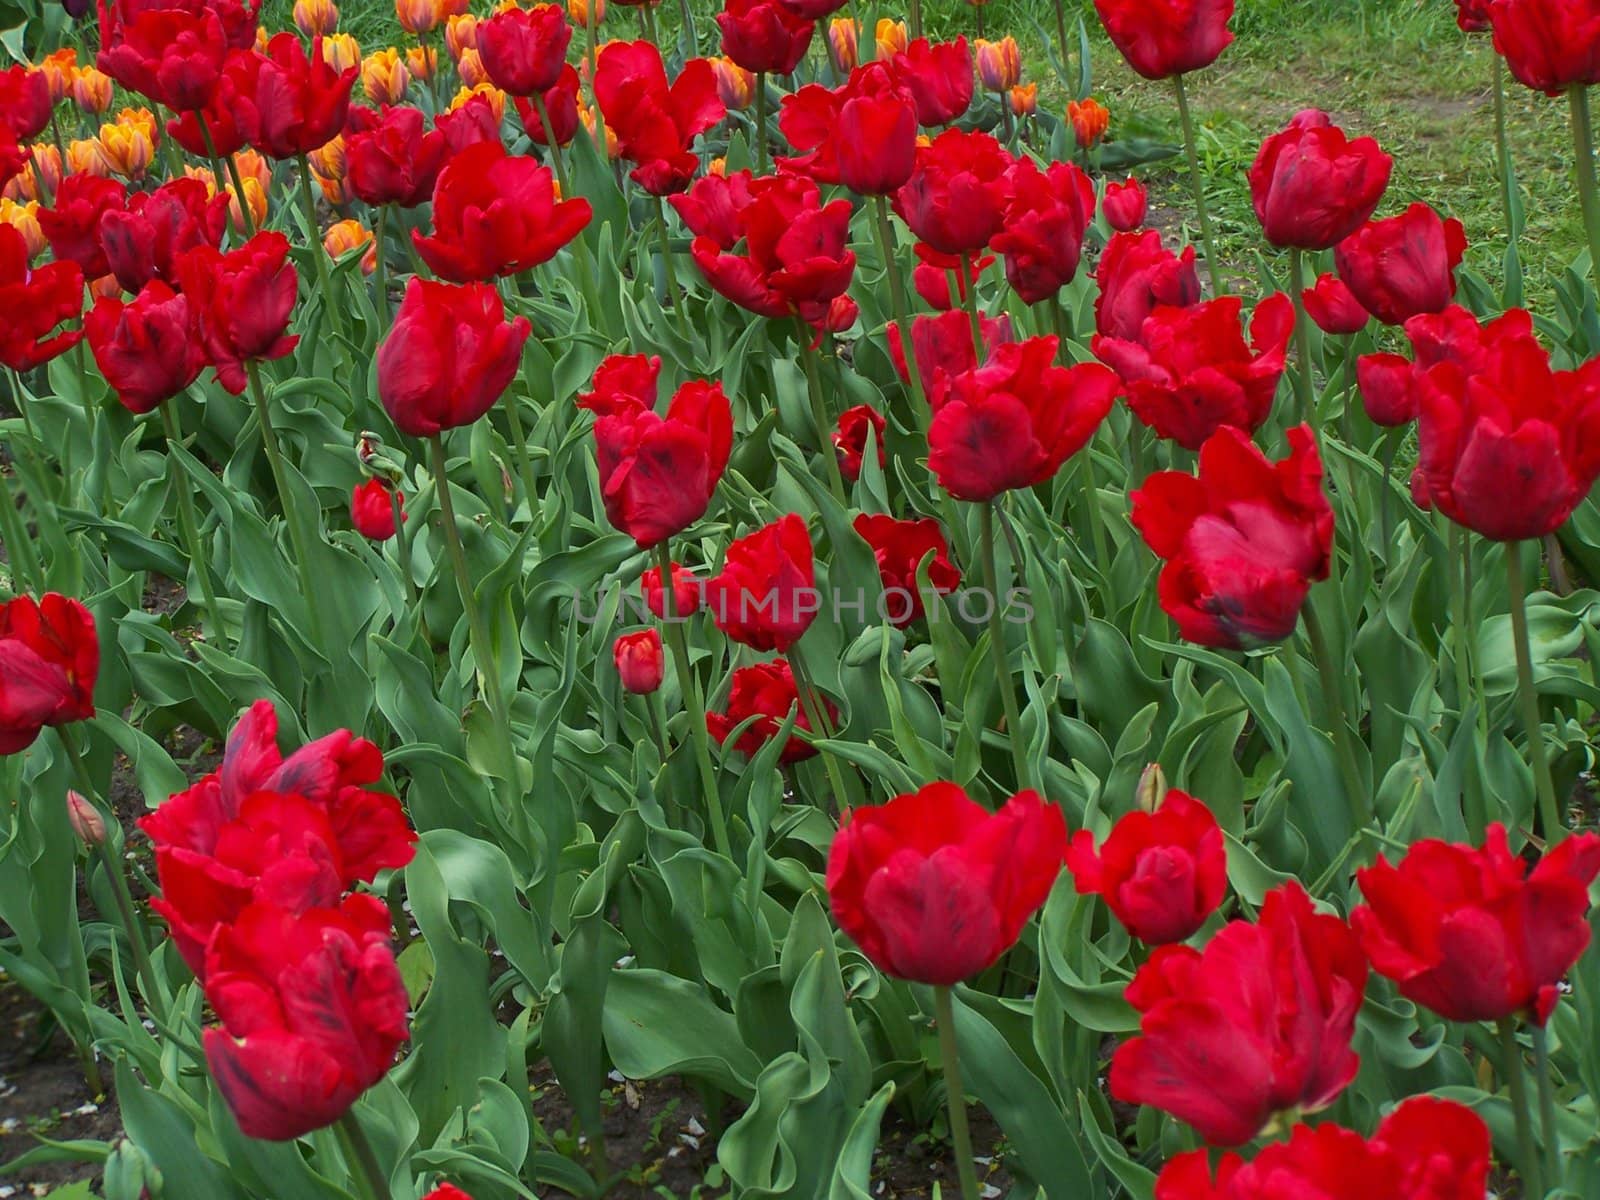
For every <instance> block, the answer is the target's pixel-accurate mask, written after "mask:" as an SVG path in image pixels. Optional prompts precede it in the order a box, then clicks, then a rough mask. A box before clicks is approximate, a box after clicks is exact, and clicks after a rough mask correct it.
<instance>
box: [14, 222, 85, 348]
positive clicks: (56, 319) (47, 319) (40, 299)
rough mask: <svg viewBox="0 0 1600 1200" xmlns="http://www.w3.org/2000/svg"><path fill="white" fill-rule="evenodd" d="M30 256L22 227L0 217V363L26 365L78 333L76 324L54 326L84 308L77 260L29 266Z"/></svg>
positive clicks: (65, 344) (67, 343) (69, 344)
mask: <svg viewBox="0 0 1600 1200" xmlns="http://www.w3.org/2000/svg"><path fill="white" fill-rule="evenodd" d="M29 257H30V256H29V254H28V240H27V238H25V237H24V236H23V235H22V231H21V230H20V229H18V228H17V227H16V226H14V225H10V224H7V223H6V222H4V221H0V363H3V364H4V365H6V366H8V367H10V368H11V369H12V370H13V371H31V370H32V369H33V368H34V367H37V366H38V365H39V364H40V363H46V362H49V361H50V360H51V359H52V358H54V357H55V356H56V355H58V354H60V353H61V352H62V351H63V350H66V349H68V348H69V347H72V346H76V345H77V344H78V341H79V340H80V339H81V338H82V337H83V334H82V333H81V332H80V331H78V330H72V331H70V332H64V333H58V332H56V330H57V329H58V327H59V326H60V325H61V323H62V322H63V321H70V320H72V319H73V318H75V317H76V316H77V315H78V314H79V313H80V312H82V311H83V272H82V271H81V270H80V269H79V267H78V264H77V263H75V262H53V263H46V264H45V265H44V266H42V267H30V266H29V265H28V259H29Z"/></svg>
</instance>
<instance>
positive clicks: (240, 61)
mask: <svg viewBox="0 0 1600 1200" xmlns="http://www.w3.org/2000/svg"><path fill="white" fill-rule="evenodd" d="M260 74H261V56H260V55H259V54H257V53H256V52H255V51H254V50H230V51H229V52H228V56H227V58H226V59H225V60H224V61H223V66H222V76H221V78H220V79H218V81H217V86H216V87H215V88H214V89H212V93H211V99H210V100H209V101H208V102H207V103H206V104H205V105H204V106H203V107H201V108H199V109H194V110H190V111H185V112H180V113H179V114H178V115H177V116H176V117H174V118H173V119H172V120H170V121H168V122H167V136H168V137H170V138H171V139H172V140H173V141H175V142H177V143H178V145H180V146H182V147H183V148H184V149H185V150H187V151H188V152H189V153H190V154H193V155H194V156H195V157H197V158H208V157H210V154H211V146H215V147H216V151H217V154H218V155H219V156H227V155H230V154H237V153H238V152H239V151H240V150H242V149H244V148H245V147H246V146H248V145H249V144H250V143H251V142H252V141H253V140H254V139H255V130H256V127H257V121H256V109H255V104H254V102H253V100H252V99H250V98H252V97H254V96H255V94H256V81H257V79H258V77H259V76H260ZM202 124H203V125H204V129H202V128H201V126H202ZM207 133H209V134H210V135H211V145H210V146H208V145H207V144H206V134H207Z"/></svg>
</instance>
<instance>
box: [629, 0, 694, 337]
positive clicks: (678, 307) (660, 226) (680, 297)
mask: <svg viewBox="0 0 1600 1200" xmlns="http://www.w3.org/2000/svg"><path fill="white" fill-rule="evenodd" d="M640 11H641V12H649V11H650V8H649V6H648V5H646V6H645V7H644V8H642V9H640ZM656 232H657V233H658V234H659V235H660V238H661V271H662V274H664V275H665V276H666V282H667V302H668V303H669V304H671V305H672V313H673V316H674V317H675V318H676V319H677V322H678V332H679V333H681V334H682V335H683V339H684V341H688V340H689V317H688V314H687V313H686V312H685V311H684V309H685V308H686V307H687V305H686V301H687V299H688V294H687V293H683V292H679V291H678V272H677V268H675V267H674V266H673V265H672V242H671V241H669V240H668V238H667V205H666V202H665V201H664V200H662V199H661V197H660V196H657V197H656Z"/></svg>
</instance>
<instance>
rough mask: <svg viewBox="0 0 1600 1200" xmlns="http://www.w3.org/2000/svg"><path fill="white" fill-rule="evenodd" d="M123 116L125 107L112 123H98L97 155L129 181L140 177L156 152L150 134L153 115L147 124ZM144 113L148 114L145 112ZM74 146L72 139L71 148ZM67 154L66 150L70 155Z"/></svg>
mask: <svg viewBox="0 0 1600 1200" xmlns="http://www.w3.org/2000/svg"><path fill="white" fill-rule="evenodd" d="M126 115H127V110H123V114H122V115H121V116H119V117H118V119H117V120H116V121H115V122H113V123H112V124H110V125H102V126H100V139H99V146H100V154H101V156H102V157H103V158H104V160H105V164H106V169H107V170H109V171H110V172H111V173H112V174H113V175H121V176H122V177H123V178H124V179H130V180H138V179H143V178H144V174H145V172H146V171H148V170H149V169H150V160H151V159H152V158H154V157H155V153H156V144H155V139H154V138H153V137H152V136H151V133H152V131H153V130H154V128H155V119H154V118H153V117H152V118H151V120H150V122H149V123H148V124H147V123H145V122H142V121H138V120H123V119H122V118H123V117H124V116H126ZM145 115H146V116H149V115H150V114H149V112H148V111H146V113H145ZM92 144H93V143H91V145H92ZM76 146H77V143H76V142H74V143H73V147H74V148H76ZM70 154H71V152H70V151H69V152H68V155H69V157H70Z"/></svg>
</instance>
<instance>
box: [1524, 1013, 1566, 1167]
mask: <svg viewBox="0 0 1600 1200" xmlns="http://www.w3.org/2000/svg"><path fill="white" fill-rule="evenodd" d="M1529 1032H1530V1033H1531V1034H1532V1035H1533V1068H1534V1074H1535V1077H1536V1078H1537V1080H1538V1085H1539V1137H1540V1141H1541V1143H1542V1144H1543V1146H1544V1171H1545V1178H1546V1179H1547V1180H1549V1182H1550V1183H1551V1184H1552V1185H1554V1184H1556V1183H1558V1182H1559V1181H1560V1179H1561V1130H1560V1127H1559V1126H1558V1124H1557V1122H1556V1081H1555V1077H1554V1076H1553V1075H1552V1074H1551V1070H1550V1035H1549V1033H1548V1032H1547V1031H1546V1030H1545V1027H1544V1026H1543V1025H1532V1026H1531V1027H1530V1030H1529Z"/></svg>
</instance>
